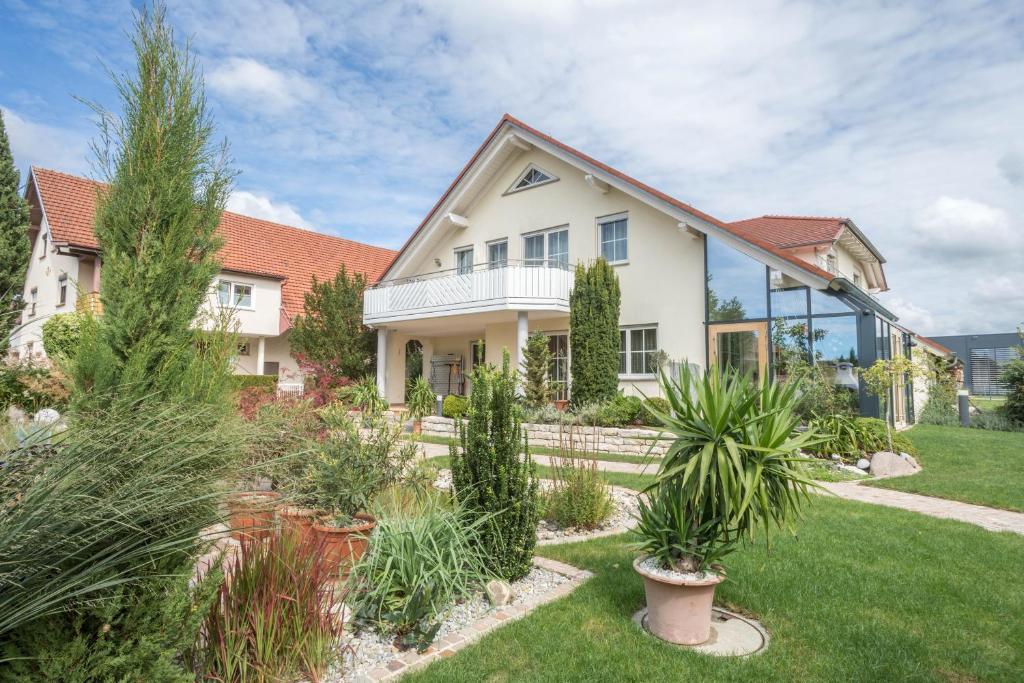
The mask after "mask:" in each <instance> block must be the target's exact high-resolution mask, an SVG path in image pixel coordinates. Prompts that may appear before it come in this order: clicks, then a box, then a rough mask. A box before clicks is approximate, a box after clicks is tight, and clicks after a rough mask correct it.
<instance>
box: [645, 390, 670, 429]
mask: <svg viewBox="0 0 1024 683" xmlns="http://www.w3.org/2000/svg"><path fill="white" fill-rule="evenodd" d="M651 408H653V409H654V410H657V411H658V412H659V413H665V414H668V413H670V412H671V411H672V406H671V404H670V403H669V402H668V399H665V398H662V397H660V396H651V397H650V398H646V399H644V401H643V405H642V406H641V410H640V422H641V423H642V424H645V425H648V426H650V427H657V426H658V425H660V424H661V420H659V419H658V418H657V417H655V416H654V413H652V412H651V410H650V409H651Z"/></svg>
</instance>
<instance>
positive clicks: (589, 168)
mask: <svg viewBox="0 0 1024 683" xmlns="http://www.w3.org/2000/svg"><path fill="white" fill-rule="evenodd" d="M598 256H603V257H604V258H605V259H607V260H608V261H609V262H610V263H611V264H612V265H613V266H614V267H615V269H616V271H617V274H618V276H619V281H620V284H621V289H622V308H621V319H620V349H619V353H620V368H619V369H620V374H619V379H620V387H621V389H622V390H623V391H626V392H637V391H642V392H644V393H646V394H654V393H656V392H657V383H656V371H657V368H658V364H659V362H660V361H661V360H664V358H665V357H667V358H668V359H670V360H671V361H673V362H687V363H691V364H696V365H698V366H701V367H708V366H710V364H712V363H717V364H719V365H730V366H735V367H739V368H741V369H749V370H751V371H752V372H754V373H755V374H761V373H773V374H775V375H779V374H784V373H785V369H786V365H787V363H788V362H789V361H790V360H791V359H792V358H793V357H794V355H793V354H796V355H797V356H798V357H802V358H805V359H807V360H808V361H810V362H815V363H822V364H826V365H827V366H828V367H829V368H831V369H832V370H833V371H834V373H835V378H836V382H837V383H838V384H842V385H844V386H847V387H849V388H850V389H851V390H852V391H856V392H858V400H859V404H860V408H861V411H862V412H863V413H865V414H872V413H877V401H875V400H874V399H873V398H872V397H870V396H868V395H867V394H866V393H865V392H864V391H863V389H862V388H861V387H860V386H859V381H858V379H857V377H856V375H855V372H854V371H853V368H854V367H855V366H866V365H869V364H870V363H872V362H873V361H874V360H875V359H876V358H887V357H890V356H892V355H893V354H909V353H910V351H911V348H912V347H913V346H916V342H915V339H914V335H913V333H911V332H910V331H909V330H907V329H906V328H904V327H902V326H900V325H899V323H898V322H897V320H896V317H895V316H894V315H892V313H890V312H889V311H887V310H886V309H885V307H884V306H883V305H882V304H881V303H879V301H878V300H877V299H875V297H874V296H873V294H874V293H876V292H879V291H884V290H886V289H887V285H886V280H885V272H884V269H883V264H884V263H885V259H884V258H882V256H881V254H880V253H879V252H878V250H877V249H876V248H875V247H874V245H872V244H871V242H870V241H869V240H868V238H867V237H866V236H865V235H864V234H863V233H862V232H861V230H860V229H859V228H858V227H857V226H856V225H855V224H854V223H853V222H852V221H851V220H849V219H846V218H817V217H801V216H764V217H761V218H755V219H749V220H743V221H738V222H725V221H722V220H719V219H717V218H714V217H712V216H710V215H708V214H706V213H704V212H702V211H699V210H698V209H696V208H694V207H692V206H690V205H688V204H686V203H684V202H682V201H679V200H678V199H675V198H673V197H670V196H668V195H667V194H665V193H663V192H660V191H658V190H656V189H654V188H653V187H650V186H648V185H645V184H644V183H642V182H640V181H638V180H635V179H633V178H631V177H629V176H627V175H625V174H624V173H621V172H620V171H617V170H615V169H613V168H611V167H609V166H607V165H606V164H603V163H601V162H600V161H597V160H596V159H593V158H591V157H589V156H587V155H585V154H583V153H582V152H579V151H577V150H575V149H573V148H571V147H569V146H568V145H565V144H563V143H561V142H559V141H558V140H556V139H554V138H552V137H550V136H548V135H546V134H544V133H541V132H540V131H538V130H535V129H533V128H531V127H530V126H527V125H526V124H524V123H522V122H521V121H518V120H516V119H515V118H513V117H511V116H508V115H506V116H504V117H503V118H502V119H501V121H500V122H499V123H498V125H497V126H496V127H495V128H494V130H493V131H492V132H491V134H490V135H488V137H487V139H486V140H485V141H484V142H483V144H482V145H481V146H480V148H479V149H478V150H477V151H476V153H475V154H474V155H473V157H472V158H471V159H470V161H469V163H468V164H467V165H466V166H465V167H464V168H463V169H462V171H461V172H460V173H459V174H458V176H457V177H456V179H455V181H454V182H453V183H452V184H451V186H450V187H449V188H448V190H447V191H446V192H445V193H444V195H442V196H441V198H440V199H439V200H438V201H437V203H436V204H435V205H434V207H433V208H432V209H431V211H430V212H429V213H428V214H427V216H426V218H425V219H424V220H423V222H422V223H421V224H420V225H419V227H418V228H417V229H416V230H415V232H414V233H413V234H412V236H411V237H410V238H409V240H408V241H407V242H406V243H405V245H404V246H403V247H402V249H401V250H400V251H399V253H398V255H397V256H396V257H395V259H394V261H393V262H392V263H391V265H390V266H389V267H388V268H387V270H386V271H385V272H384V274H383V276H382V278H381V280H380V281H379V282H378V283H376V284H375V285H373V286H372V287H371V288H370V289H369V290H368V291H367V293H366V296H365V298H364V316H363V320H364V322H365V323H366V324H367V325H370V326H372V327H374V328H376V330H377V335H378V363H377V371H378V377H377V380H378V385H379V387H380V389H381V391H382V392H383V393H384V395H385V396H386V397H387V398H388V400H389V401H391V402H393V403H399V402H401V401H402V398H403V387H404V384H405V379H406V374H407V370H406V364H405V361H406V355H407V353H408V352H409V351H410V350H411V349H413V348H422V352H423V374H424V376H426V377H428V378H429V379H430V380H431V382H432V383H433V385H434V387H435V390H437V391H439V392H442V393H465V392H466V391H467V389H468V386H467V381H466V379H465V377H466V375H467V373H468V371H469V369H470V368H471V367H472V366H473V365H474V364H475V363H478V362H481V361H486V362H490V363H499V362H500V359H501V354H502V350H503V349H505V348H507V349H509V351H510V352H511V353H512V355H513V360H514V361H518V360H519V358H520V354H521V350H522V349H523V347H524V345H525V341H526V338H527V336H528V335H529V333H531V332H533V331H538V330H539V331H542V332H544V333H546V334H547V335H548V336H549V338H550V342H549V343H550V347H551V349H552V351H553V352H554V356H555V360H554V363H553V365H552V368H551V371H550V374H551V376H552V377H553V378H554V379H556V380H559V381H565V382H566V383H567V390H566V392H571V390H572V389H571V387H572V378H571V377H570V376H569V366H570V359H569V344H568V327H569V318H568V313H569V292H570V290H571V288H572V285H573V269H572V266H573V265H574V264H576V263H578V262H589V261H592V260H594V259H595V258H597V257H598ZM477 340H482V341H483V351H482V355H481V354H479V353H478V351H477V349H478V348H479V345H478V344H477V343H476V342H477ZM659 352H660V353H659ZM787 359H789V360H787ZM896 394H897V396H896V397H895V398H894V403H893V404H894V406H895V408H896V413H897V422H901V423H902V422H908V421H912V419H913V396H914V393H913V390H912V387H911V386H909V383H908V386H905V387H900V388H899V389H898V390H897V392H896ZM563 397H564V396H563Z"/></svg>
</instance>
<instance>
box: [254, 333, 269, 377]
mask: <svg viewBox="0 0 1024 683" xmlns="http://www.w3.org/2000/svg"><path fill="white" fill-rule="evenodd" d="M266 358H267V338H266V337H260V338H258V339H257V340H256V374H257V375H262V374H263V362H264V361H265V360H266Z"/></svg>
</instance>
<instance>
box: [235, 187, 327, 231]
mask: <svg viewBox="0 0 1024 683" xmlns="http://www.w3.org/2000/svg"><path fill="white" fill-rule="evenodd" d="M227 209H228V211H233V212H235V213H240V214H242V215H243V216H252V217H253V218H262V219H263V220H267V221H271V222H273V223H281V224H283V225H292V226H296V227H300V228H309V227H312V226H311V225H310V224H309V222H308V221H306V219H304V218H303V217H302V215H301V214H300V213H299V212H298V210H297V209H296V208H295V207H294V206H292V205H291V204H286V203H282V202H274V201H272V200H271V199H270V197H268V196H266V195H261V194H253V193H252V192H247V191H245V190H235V191H234V192H232V193H231V196H230V197H228V203H227Z"/></svg>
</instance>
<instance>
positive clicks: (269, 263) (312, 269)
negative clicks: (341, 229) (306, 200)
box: [32, 167, 396, 329]
mask: <svg viewBox="0 0 1024 683" xmlns="http://www.w3.org/2000/svg"><path fill="white" fill-rule="evenodd" d="M32 178H33V182H34V183H35V185H36V188H37V191H38V194H39V198H40V202H41V203H42V207H43V212H44V214H45V216H46V220H47V223H48V224H49V226H50V232H51V233H52V240H53V243H54V244H57V245H66V246H70V247H78V248H80V249H87V250H98V249H99V244H98V243H97V241H96V235H95V234H94V233H93V228H92V226H93V220H94V218H95V214H96V199H97V195H98V193H99V192H100V191H101V190H102V189H103V187H104V185H103V184H102V183H98V182H96V181H93V180H89V179H87V178H80V177H78V176H73V175H68V174H66V173H60V172H59V171H51V170H48V169H45V168H35V167H33V168H32ZM217 232H218V234H219V235H220V236H221V237H222V238H223V239H224V246H223V247H222V248H221V251H220V254H219V258H220V260H221V264H222V267H223V268H224V270H229V271H234V272H239V273H248V274H251V275H262V276H266V277H272V278H278V279H282V280H284V282H283V284H282V292H281V299H282V306H283V308H284V310H285V312H286V313H287V315H288V317H289V318H294V317H295V316H296V315H299V314H301V313H302V307H303V302H304V295H305V294H306V292H308V291H310V289H311V288H312V282H313V277H314V276H315V277H316V278H317V280H320V281H323V280H327V279H330V278H333V277H334V276H335V274H336V273H337V272H338V270H339V269H340V268H341V266H342V265H344V266H345V269H346V270H347V271H348V272H349V273H361V274H362V275H363V276H364V277H365V278H366V281H367V282H376V281H377V280H378V279H379V278H380V276H381V275H382V274H383V273H384V271H385V270H386V269H387V267H388V266H389V265H390V264H391V261H392V259H394V257H395V254H396V252H395V251H393V250H391V249H385V248H383V247H375V246H372V245H369V244H363V243H362V242H354V241H352V240H347V239H344V238H341V237H334V236H332V235H325V234H323V233H319V232H314V231H312V230H304V229H302V228H294V227H291V226H288V225H281V224H279V223H271V222H270V221H265V220H261V219H259V218H252V217H250V216H243V215H241V214H237V213H232V212H231V211H225V212H224V213H223V214H222V216H221V222H220V225H218V226H217ZM284 327H286V326H283V327H282V329H284Z"/></svg>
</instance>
